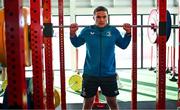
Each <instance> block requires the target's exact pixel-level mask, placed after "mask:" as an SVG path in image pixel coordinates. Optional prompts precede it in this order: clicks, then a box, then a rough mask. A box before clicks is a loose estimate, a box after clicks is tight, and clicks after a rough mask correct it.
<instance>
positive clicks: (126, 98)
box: [0, 69, 178, 110]
mask: <svg viewBox="0 0 180 110" xmlns="http://www.w3.org/2000/svg"><path fill="white" fill-rule="evenodd" d="M31 73H32V72H31V71H27V74H26V76H28V77H32V74H31ZM117 73H118V75H119V77H120V80H118V84H119V87H120V89H119V92H120V94H119V95H118V96H117V101H118V104H119V107H120V109H121V110H128V109H131V69H119V70H117ZM65 74H66V90H67V91H66V103H67V109H68V110H79V109H82V102H83V98H82V97H81V96H80V95H79V94H80V92H75V91H73V90H72V89H71V88H70V87H69V86H68V80H69V78H70V77H71V76H72V75H74V74H75V73H73V72H71V71H66V73H65ZM169 77H170V75H169V74H166V109H167V110H177V107H176V102H177V91H178V89H177V82H172V81H169ZM137 78H138V81H137V83H138V85H137V92H138V93H137V103H138V105H137V107H138V109H139V110H145V109H151V110H152V109H156V73H154V72H153V71H149V70H148V69H138V71H137ZM54 86H55V87H58V88H60V72H59V71H54ZM99 99H100V102H103V103H104V102H106V101H105V97H104V96H102V95H100V97H99ZM0 100H1V103H2V97H0ZM56 110H60V106H58V107H57V108H56Z"/></svg>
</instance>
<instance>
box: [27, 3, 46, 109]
mask: <svg viewBox="0 0 180 110" xmlns="http://www.w3.org/2000/svg"><path fill="white" fill-rule="evenodd" d="M40 1H41V0H30V14H31V25H30V30H31V31H30V34H31V49H32V67H33V100H34V109H44V108H45V105H44V95H43V64H42V63H43V58H42V46H43V45H42V44H43V39H42V31H41V25H40V3H41V2H40Z"/></svg>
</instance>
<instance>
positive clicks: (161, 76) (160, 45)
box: [156, 0, 167, 109]
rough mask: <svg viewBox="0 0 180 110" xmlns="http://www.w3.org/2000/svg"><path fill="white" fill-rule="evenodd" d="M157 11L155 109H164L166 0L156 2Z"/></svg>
mask: <svg viewBox="0 0 180 110" xmlns="http://www.w3.org/2000/svg"><path fill="white" fill-rule="evenodd" d="M157 3H158V6H157V7H158V10H159V35H158V37H157V90H156V92H157V93H156V109H165V108H166V103H165V99H166V95H165V93H166V92H165V91H166V86H165V84H166V38H167V37H166V36H167V35H166V31H165V30H164V26H166V22H167V17H166V15H167V14H166V0H157Z"/></svg>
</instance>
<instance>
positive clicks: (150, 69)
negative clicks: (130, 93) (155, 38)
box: [149, 46, 154, 71]
mask: <svg viewBox="0 0 180 110" xmlns="http://www.w3.org/2000/svg"><path fill="white" fill-rule="evenodd" d="M152 61H153V46H151V67H150V68H149V71H153V70H154V68H153V67H152Z"/></svg>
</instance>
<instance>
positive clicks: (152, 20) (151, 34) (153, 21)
mask: <svg viewBox="0 0 180 110" xmlns="http://www.w3.org/2000/svg"><path fill="white" fill-rule="evenodd" d="M166 13H167V14H166V15H167V22H166V37H167V38H166V41H168V39H169V37H170V34H171V28H178V26H172V25H171V15H170V12H169V11H168V10H167V11H166ZM158 15H159V12H158V11H157V9H153V10H151V12H150V15H149V18H148V24H149V25H153V26H152V28H148V38H149V41H150V42H151V43H156V42H157V36H158V35H159V33H158V32H159V28H158V27H159V24H158V23H159V16H158Z"/></svg>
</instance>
